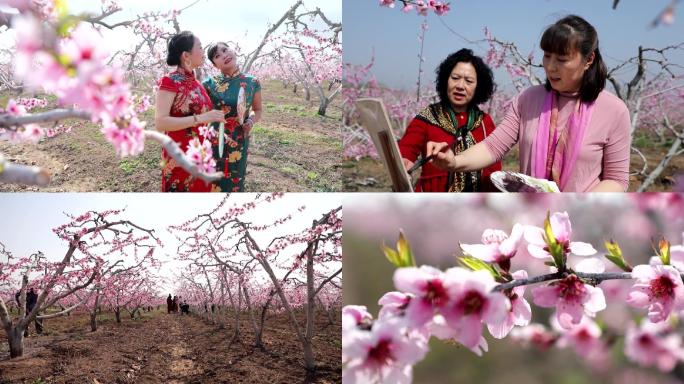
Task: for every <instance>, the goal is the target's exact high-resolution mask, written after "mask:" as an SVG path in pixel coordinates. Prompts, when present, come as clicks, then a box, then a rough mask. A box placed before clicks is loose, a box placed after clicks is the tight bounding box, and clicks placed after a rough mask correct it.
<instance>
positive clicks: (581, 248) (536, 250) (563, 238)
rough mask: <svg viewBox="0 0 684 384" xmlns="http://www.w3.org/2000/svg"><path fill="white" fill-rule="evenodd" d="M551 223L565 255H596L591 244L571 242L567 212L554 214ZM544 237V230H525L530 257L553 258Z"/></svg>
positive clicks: (570, 229) (529, 227)
mask: <svg viewBox="0 0 684 384" xmlns="http://www.w3.org/2000/svg"><path fill="white" fill-rule="evenodd" d="M549 222H550V223H551V231H552V232H553V235H554V237H555V238H556V241H557V242H558V243H559V244H561V245H562V247H563V249H564V252H565V253H573V254H575V255H577V256H591V255H593V254H595V253H596V249H594V247H593V246H592V245H591V244H589V243H583V242H579V241H573V242H571V241H570V237H571V235H572V226H571V224H570V218H569V216H568V213H567V212H556V213H554V214H553V215H551V216H550V217H549ZM543 236H544V229H543V228H539V227H534V226H528V227H527V228H525V240H527V242H528V243H529V244H528V246H527V250H528V252H529V253H530V255H532V256H534V257H536V258H540V259H545V258H549V257H551V254H550V253H549V251H548V248H547V244H546V242H545V241H544V237H543ZM578 321H579V320H578Z"/></svg>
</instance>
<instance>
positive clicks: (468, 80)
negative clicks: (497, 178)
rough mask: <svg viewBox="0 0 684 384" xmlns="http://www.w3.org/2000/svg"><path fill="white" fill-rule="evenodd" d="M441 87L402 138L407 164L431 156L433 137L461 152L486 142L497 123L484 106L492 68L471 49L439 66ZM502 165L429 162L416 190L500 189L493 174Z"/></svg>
mask: <svg viewBox="0 0 684 384" xmlns="http://www.w3.org/2000/svg"><path fill="white" fill-rule="evenodd" d="M435 72H436V74H437V80H436V81H435V86H436V89H437V94H438V95H439V100H440V101H439V103H435V104H431V105H429V106H428V107H427V108H425V109H424V110H422V111H421V112H420V113H419V114H418V115H417V116H416V117H415V118H414V119H413V120H412V121H411V122H410V123H409V125H408V127H407V128H406V133H404V137H402V138H401V140H399V151H400V152H401V157H402V160H403V162H404V166H405V167H406V169H410V168H411V167H412V166H413V163H414V162H415V161H416V159H417V158H418V155H421V154H422V155H423V157H425V156H426V154H425V148H426V144H427V143H428V142H437V141H441V142H444V143H446V144H447V145H448V146H449V148H451V150H452V151H454V152H455V153H460V152H463V151H465V150H467V149H468V148H470V147H471V146H474V145H475V144H477V143H479V142H481V141H482V140H484V139H485V138H486V137H487V136H489V135H490V134H491V133H492V132H493V131H494V128H495V127H494V122H492V119H491V117H489V115H488V114H486V113H484V112H482V111H481V110H480V109H479V108H478V105H479V104H482V103H484V102H486V101H487V100H489V98H490V97H491V96H492V92H493V90H494V79H493V75H492V71H491V69H489V67H488V66H487V65H486V64H485V63H484V61H482V59H481V58H480V57H478V56H475V55H473V52H472V51H471V50H469V49H461V50H460V51H458V52H455V53H452V54H451V55H449V56H447V58H446V59H444V61H443V62H442V63H441V64H440V65H439V67H437V70H436V71H435ZM499 170H501V163H500V162H497V163H495V164H492V165H491V166H489V167H487V168H485V169H483V170H482V171H479V170H477V171H469V172H461V171H458V172H453V171H446V170H442V169H439V168H437V167H435V166H434V165H432V164H430V163H428V164H425V165H424V166H423V168H422V170H421V173H420V178H419V180H418V184H417V185H416V191H419V192H481V191H494V190H495V189H494V187H493V185H492V183H491V181H490V180H489V175H490V174H491V173H492V172H494V171H499Z"/></svg>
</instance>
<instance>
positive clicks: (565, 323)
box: [532, 275, 606, 329]
mask: <svg viewBox="0 0 684 384" xmlns="http://www.w3.org/2000/svg"><path fill="white" fill-rule="evenodd" d="M532 300H533V301H534V303H535V304H537V305H538V306H540V307H546V308H551V307H556V318H557V319H558V323H559V324H560V326H561V327H562V328H564V329H570V328H572V327H573V326H574V325H577V324H579V323H580V321H581V320H582V314H586V315H587V316H589V317H594V316H595V315H596V312H598V311H602V310H604V309H605V308H606V299H605V297H604V296H603V291H602V290H601V288H599V287H592V286H591V285H587V284H584V283H583V282H582V280H580V279H579V278H578V277H577V276H576V275H568V276H567V277H565V278H563V279H561V280H558V281H554V282H552V283H551V284H548V285H543V286H541V287H537V288H534V289H533V290H532Z"/></svg>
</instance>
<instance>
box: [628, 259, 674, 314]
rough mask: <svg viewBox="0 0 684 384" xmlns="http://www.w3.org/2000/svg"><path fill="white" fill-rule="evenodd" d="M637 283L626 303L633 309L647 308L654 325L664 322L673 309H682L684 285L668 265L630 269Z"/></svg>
mask: <svg viewBox="0 0 684 384" xmlns="http://www.w3.org/2000/svg"><path fill="white" fill-rule="evenodd" d="M632 277H633V278H635V279H637V282H636V283H635V284H634V285H633V286H632V289H631V290H630V292H629V296H628V297H627V303H628V304H629V305H631V306H633V307H635V308H648V318H649V320H651V321H652V322H654V323H658V322H661V321H665V320H666V319H667V317H668V316H669V315H670V312H672V310H673V309H682V307H684V284H682V279H681V277H680V275H679V272H678V271H677V270H676V269H675V268H674V267H672V266H669V265H637V266H636V267H634V268H633V269H632Z"/></svg>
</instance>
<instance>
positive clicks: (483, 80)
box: [435, 48, 494, 106]
mask: <svg viewBox="0 0 684 384" xmlns="http://www.w3.org/2000/svg"><path fill="white" fill-rule="evenodd" d="M458 63H470V64H472V65H473V67H475V73H476V74H477V86H476V87H475V95H473V99H472V100H471V101H470V103H471V104H473V105H478V104H482V103H484V102H486V101H487V100H489V98H490V97H492V93H493V92H494V75H493V74H492V70H491V69H490V68H489V67H488V66H487V64H485V63H484V61H482V59H481V58H480V57H479V56H475V55H473V51H471V50H470V49H466V48H463V49H461V50H460V51H458V52H454V53H452V54H451V55H449V56H447V58H446V59H444V61H442V63H441V64H439V67H437V69H436V70H435V73H436V74H437V81H436V82H435V85H436V87H435V89H436V90H437V94H438V95H439V101H440V102H441V103H442V105H444V106H448V105H450V102H449V95H448V90H447V89H448V84H449V76H451V71H453V70H454V67H455V66H456V64H458Z"/></svg>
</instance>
